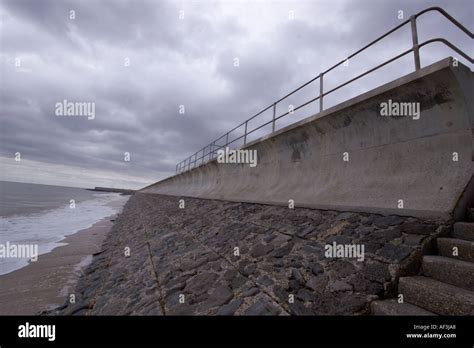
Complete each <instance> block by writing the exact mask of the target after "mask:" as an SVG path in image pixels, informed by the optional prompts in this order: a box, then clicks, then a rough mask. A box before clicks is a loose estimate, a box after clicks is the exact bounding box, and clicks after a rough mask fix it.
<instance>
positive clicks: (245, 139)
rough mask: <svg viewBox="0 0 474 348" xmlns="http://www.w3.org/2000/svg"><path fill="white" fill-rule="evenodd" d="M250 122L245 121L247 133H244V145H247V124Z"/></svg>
mask: <svg viewBox="0 0 474 348" xmlns="http://www.w3.org/2000/svg"><path fill="white" fill-rule="evenodd" d="M248 122H249V121H245V132H244V145H245V144H247V123H248Z"/></svg>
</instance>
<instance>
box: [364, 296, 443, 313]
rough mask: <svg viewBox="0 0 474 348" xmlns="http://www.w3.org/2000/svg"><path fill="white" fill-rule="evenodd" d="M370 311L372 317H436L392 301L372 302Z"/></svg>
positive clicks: (416, 308) (415, 307) (406, 304)
mask: <svg viewBox="0 0 474 348" xmlns="http://www.w3.org/2000/svg"><path fill="white" fill-rule="evenodd" d="M370 310H371V314H372V315H436V314H434V313H432V312H428V311H427V310H425V309H423V308H420V307H418V306H415V305H412V304H410V303H406V302H405V303H398V302H397V300H394V299H390V300H380V301H374V302H372V303H371V304H370Z"/></svg>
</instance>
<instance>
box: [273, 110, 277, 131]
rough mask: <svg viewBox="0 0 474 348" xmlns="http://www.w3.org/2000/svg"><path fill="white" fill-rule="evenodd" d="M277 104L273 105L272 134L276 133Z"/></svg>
mask: <svg viewBox="0 0 474 348" xmlns="http://www.w3.org/2000/svg"><path fill="white" fill-rule="evenodd" d="M276 104H277V103H273V120H272V133H273V132H275V115H276Z"/></svg>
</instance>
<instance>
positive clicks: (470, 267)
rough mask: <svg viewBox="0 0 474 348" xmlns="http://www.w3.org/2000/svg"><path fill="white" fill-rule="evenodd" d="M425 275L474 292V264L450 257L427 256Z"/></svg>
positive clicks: (424, 265) (423, 266) (423, 265)
mask: <svg viewBox="0 0 474 348" xmlns="http://www.w3.org/2000/svg"><path fill="white" fill-rule="evenodd" d="M422 268H423V275H425V276H427V277H431V278H433V279H436V280H439V281H441V282H443V283H448V284H451V285H455V286H458V287H460V288H463V289H467V290H470V291H474V263H473V262H467V261H462V260H456V259H453V258H450V257H444V256H435V255H426V256H424V257H423V263H422Z"/></svg>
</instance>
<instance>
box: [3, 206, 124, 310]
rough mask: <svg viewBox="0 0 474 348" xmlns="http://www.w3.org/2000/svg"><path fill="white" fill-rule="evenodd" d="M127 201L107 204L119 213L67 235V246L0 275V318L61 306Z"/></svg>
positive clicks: (98, 250)
mask: <svg viewBox="0 0 474 348" xmlns="http://www.w3.org/2000/svg"><path fill="white" fill-rule="evenodd" d="M126 201H127V200H126V199H123V197H121V198H120V199H118V200H115V201H113V202H111V203H109V205H111V206H113V207H114V208H116V209H117V212H118V213H117V214H113V215H111V216H108V217H106V218H104V219H102V220H100V221H98V222H97V223H95V224H94V225H93V226H91V227H89V228H87V229H83V230H81V231H78V232H77V233H75V234H72V235H70V236H67V237H66V238H65V239H63V240H62V241H61V243H67V245H63V246H59V247H57V248H55V249H54V250H52V251H51V252H49V253H46V254H43V255H40V256H39V258H38V261H37V262H32V263H30V264H29V265H28V266H26V267H23V268H21V269H19V270H16V271H13V272H11V273H8V274H5V275H2V276H0V315H34V314H39V313H40V312H42V311H45V310H49V309H53V308H56V307H58V306H61V305H63V304H64V301H65V300H66V298H67V296H69V294H70V293H71V292H72V291H73V290H74V287H75V285H76V283H77V281H78V279H79V277H80V276H81V274H82V271H83V270H84V268H85V267H86V266H87V265H88V264H89V263H90V262H91V260H92V255H93V254H96V253H98V252H100V251H101V247H102V242H103V241H104V239H105V237H106V236H107V233H108V232H109V231H110V229H111V227H112V225H113V222H112V221H111V220H115V218H116V217H117V215H118V214H119V213H120V212H121V209H122V207H123V205H124V204H125V203H126ZM65 223H67V222H65Z"/></svg>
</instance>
